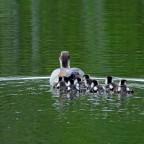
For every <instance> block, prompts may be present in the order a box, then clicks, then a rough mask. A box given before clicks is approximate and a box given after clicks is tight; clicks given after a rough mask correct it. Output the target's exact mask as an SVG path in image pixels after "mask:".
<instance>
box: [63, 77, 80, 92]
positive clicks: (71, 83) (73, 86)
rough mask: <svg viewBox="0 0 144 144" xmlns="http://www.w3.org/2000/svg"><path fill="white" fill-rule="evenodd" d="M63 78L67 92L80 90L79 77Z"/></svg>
mask: <svg viewBox="0 0 144 144" xmlns="http://www.w3.org/2000/svg"><path fill="white" fill-rule="evenodd" d="M64 80H65V82H66V86H67V92H70V91H75V92H76V91H80V86H79V78H76V79H75V80H74V79H70V78H65V79H64Z"/></svg>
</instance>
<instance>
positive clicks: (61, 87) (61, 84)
mask: <svg viewBox="0 0 144 144" xmlns="http://www.w3.org/2000/svg"><path fill="white" fill-rule="evenodd" d="M63 79H64V78H63V77H59V81H58V82H57V83H56V84H55V85H54V88H55V89H58V90H59V91H66V90H67V86H66V83H65V81H64V80H63Z"/></svg>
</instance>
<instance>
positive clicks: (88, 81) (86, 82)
mask: <svg viewBox="0 0 144 144" xmlns="http://www.w3.org/2000/svg"><path fill="white" fill-rule="evenodd" d="M83 82H84V85H85V87H86V88H87V90H88V89H90V88H91V84H92V82H93V80H92V79H90V76H89V75H88V74H85V75H84V76H83Z"/></svg>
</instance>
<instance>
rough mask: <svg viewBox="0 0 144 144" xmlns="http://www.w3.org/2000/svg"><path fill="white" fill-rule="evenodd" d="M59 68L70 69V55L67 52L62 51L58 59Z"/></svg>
mask: <svg viewBox="0 0 144 144" xmlns="http://www.w3.org/2000/svg"><path fill="white" fill-rule="evenodd" d="M59 61H60V66H61V68H70V54H69V52H68V51H62V52H61V54H60V57H59Z"/></svg>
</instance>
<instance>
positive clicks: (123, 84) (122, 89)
mask: <svg viewBox="0 0 144 144" xmlns="http://www.w3.org/2000/svg"><path fill="white" fill-rule="evenodd" d="M114 93H117V94H120V95H127V94H133V93H134V90H133V89H132V88H130V87H128V86H127V81H126V80H125V79H122V80H120V82H119V86H118V87H116V88H115V89H114Z"/></svg>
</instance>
